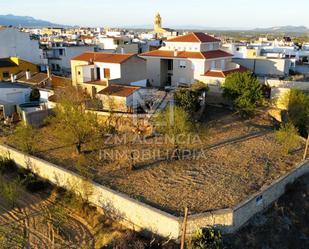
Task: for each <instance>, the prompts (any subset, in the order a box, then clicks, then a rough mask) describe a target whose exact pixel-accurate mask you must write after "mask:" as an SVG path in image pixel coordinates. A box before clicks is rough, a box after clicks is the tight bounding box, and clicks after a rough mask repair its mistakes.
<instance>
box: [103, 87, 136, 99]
mask: <svg viewBox="0 0 309 249" xmlns="http://www.w3.org/2000/svg"><path fill="white" fill-rule="evenodd" d="M139 89H140V87H137V86H125V85H109V86H108V87H106V88H104V89H103V90H101V91H100V92H98V94H102V95H109V96H118V97H128V96H130V95H131V94H132V93H134V92H135V91H137V90H139Z"/></svg>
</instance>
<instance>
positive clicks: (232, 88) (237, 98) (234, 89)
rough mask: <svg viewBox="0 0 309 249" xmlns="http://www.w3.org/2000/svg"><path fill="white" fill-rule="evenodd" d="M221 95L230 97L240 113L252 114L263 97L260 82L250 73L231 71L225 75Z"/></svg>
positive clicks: (244, 114)
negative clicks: (231, 72)
mask: <svg viewBox="0 0 309 249" xmlns="http://www.w3.org/2000/svg"><path fill="white" fill-rule="evenodd" d="M223 90H224V93H223V95H224V96H225V97H227V98H228V99H230V100H231V101H232V103H233V106H234V107H235V108H236V109H237V110H238V111H239V112H240V114H241V115H243V116H247V115H250V114H252V113H253V112H254V111H255V109H256V105H257V103H258V102H259V101H261V100H262V99H263V91H262V86H261V84H260V82H259V81H258V80H257V78H256V77H255V76H254V75H252V74H251V73H249V72H248V73H233V74H230V75H228V76H227V77H226V79H225V82H224V85H223Z"/></svg>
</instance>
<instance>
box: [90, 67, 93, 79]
mask: <svg viewBox="0 0 309 249" xmlns="http://www.w3.org/2000/svg"><path fill="white" fill-rule="evenodd" d="M90 77H91V79H90V80H91V81H94V68H91V69H90Z"/></svg>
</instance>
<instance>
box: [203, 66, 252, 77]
mask: <svg viewBox="0 0 309 249" xmlns="http://www.w3.org/2000/svg"><path fill="white" fill-rule="evenodd" d="M249 71H250V70H249V69H247V68H245V67H240V68H236V69H232V70H227V71H216V70H209V71H207V72H206V73H205V74H204V76H207V77H215V78H226V77H227V76H228V75H229V74H232V73H237V72H239V73H244V72H249Z"/></svg>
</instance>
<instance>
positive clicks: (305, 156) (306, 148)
mask: <svg viewBox="0 0 309 249" xmlns="http://www.w3.org/2000/svg"><path fill="white" fill-rule="evenodd" d="M308 145H309V133H308V137H307V141H306V147H305V151H304V156H303V161H305V160H306V158H307V151H308Z"/></svg>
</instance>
